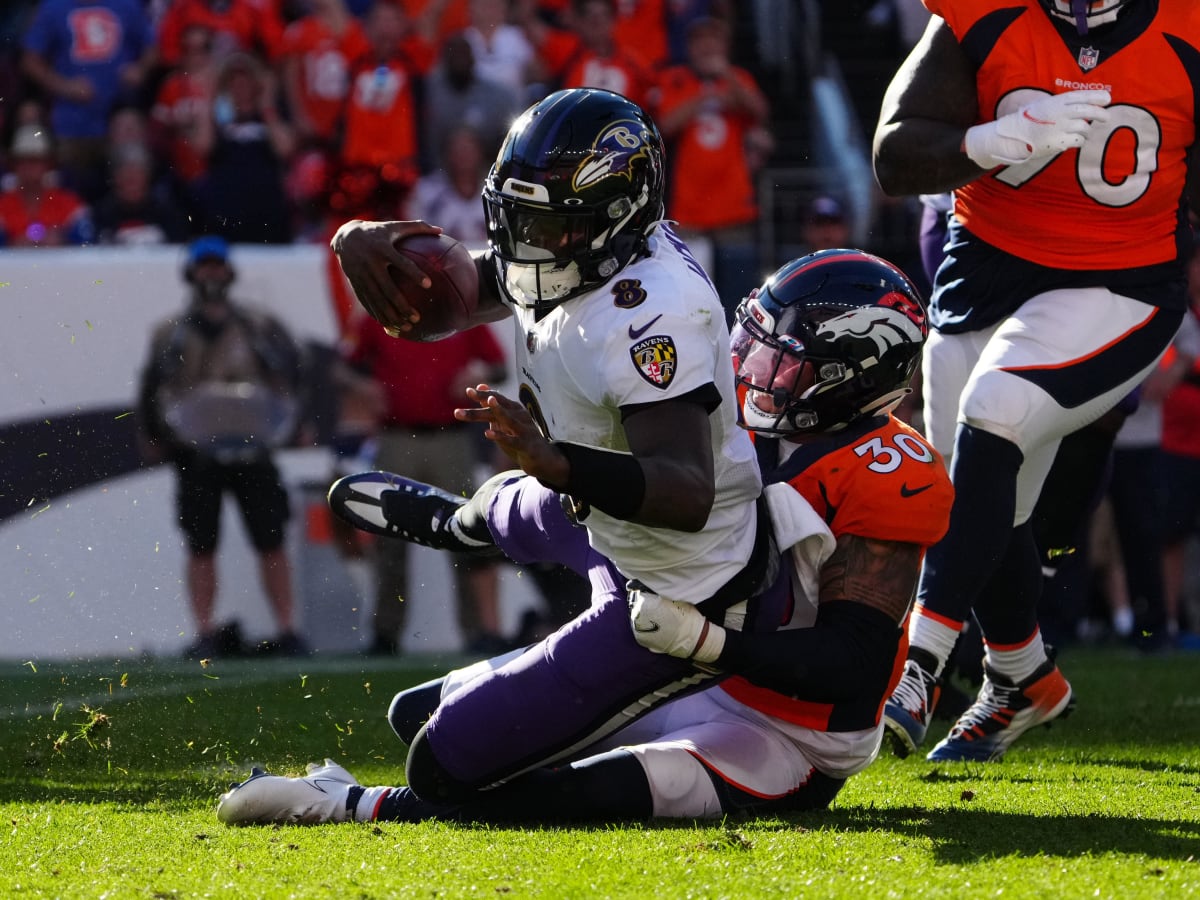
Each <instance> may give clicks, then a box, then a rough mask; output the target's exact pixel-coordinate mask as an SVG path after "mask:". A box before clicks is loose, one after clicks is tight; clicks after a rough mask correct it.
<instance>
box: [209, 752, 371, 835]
mask: <svg viewBox="0 0 1200 900" xmlns="http://www.w3.org/2000/svg"><path fill="white" fill-rule="evenodd" d="M357 784H358V781H357V780H355V778H354V776H353V775H351V774H350V773H349V772H347V771H346V770H345V769H343V768H342V767H341V766H339V765H338V764H337V763H335V762H334V761H333V760H332V759H327V760H325V763H324V765H318V764H317V763H309V764H308V774H307V775H305V776H304V777H303V778H286V777H284V776H282V775H272V774H271V773H270V772H266V771H263V770H262V769H260V768H258V767H257V766H255V767H254V768H253V769H252V770H251V771H250V777H249V778H247V779H246V780H245V781H243V782H242V783H241V784H235V785H233V786H232V787H231V788H230V789H229V790H228V791H227V792H226V793H224V794H222V795H221V800H220V802H219V803H218V804H217V818H218V819H220V820H221V821H222V822H224V823H225V824H226V825H273V824H278V825H321V824H324V823H326V822H348V821H350V818H351V811H350V810H348V809H346V798H347V795H348V794H349V792H350V788H351V787H354V786H356V785H357Z"/></svg>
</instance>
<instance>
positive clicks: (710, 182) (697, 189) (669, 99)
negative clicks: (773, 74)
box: [655, 18, 769, 315]
mask: <svg viewBox="0 0 1200 900" xmlns="http://www.w3.org/2000/svg"><path fill="white" fill-rule="evenodd" d="M687 46H688V63H687V64H686V65H682V66H673V67H671V68H669V69H667V70H666V71H664V72H663V73H662V75H661V76H660V77H659V80H658V90H659V98H658V104H659V105H658V110H657V114H656V116H655V118H656V119H657V121H658V124H659V128H660V129H661V130H662V133H663V137H664V138H665V139H666V140H667V141H668V143H669V147H670V149H671V150H672V151H673V152H672V156H671V159H672V165H671V183H670V186H669V187H670V193H669V200H668V204H667V213H668V215H669V216H670V217H671V218H672V219H675V220H676V221H678V222H679V226H680V230H681V232H682V234H683V236H684V237H685V239H688V240H693V239H695V238H701V239H708V240H710V241H711V242H712V244H713V251H714V256H713V270H714V272H713V274H714V276H715V279H714V280H715V282H716V285H717V291H718V293H719V294H720V296H721V298H722V300H723V301H724V302H725V303H726V304H728V306H727V311H728V312H729V314H730V315H732V312H733V306H734V305H736V304H737V303H738V301H739V300H740V299H741V298H742V297H744V296H746V294H747V293H748V292H749V290H750V289H751V288H753V287H755V286H757V285H758V283H759V282H760V281H761V280H762V278H761V273H760V272H759V265H760V261H759V259H758V252H757V247H756V244H755V232H756V226H757V223H758V202H757V199H756V194H755V188H754V181H753V177H752V176H753V173H752V172H751V171H750V167H749V165H748V164H747V160H746V135H747V133H749V132H751V131H752V130H753V129H757V128H761V127H762V126H763V125H764V124H765V123H766V120H767V114H768V112H769V109H768V103H767V99H766V97H765V96H764V95H763V92H762V91H761V90H760V89H759V87H758V85H757V84H756V83H755V81H754V76H753V75H751V74H750V72H748V71H747V70H745V69H743V68H740V67H738V66H735V65H733V63H732V62H731V61H730V57H729V54H730V26H729V24H728V23H727V22H725V21H723V20H721V19H715V18H703V19H696V20H695V21H693V22H692V24H691V25H690V26H689V28H688V44H687Z"/></svg>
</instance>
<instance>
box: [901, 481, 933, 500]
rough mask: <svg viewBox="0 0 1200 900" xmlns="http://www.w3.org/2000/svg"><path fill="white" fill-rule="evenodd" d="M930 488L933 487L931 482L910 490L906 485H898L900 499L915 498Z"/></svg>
mask: <svg viewBox="0 0 1200 900" xmlns="http://www.w3.org/2000/svg"><path fill="white" fill-rule="evenodd" d="M931 487H933V483H932V482H930V483H929V484H923V485H921V486H920V487H918V488H910V487H909V486H908V485H907V484H902V485H900V496H901V497H915V496H917V494H919V493H921V491H927V490H929V489H930V488H931Z"/></svg>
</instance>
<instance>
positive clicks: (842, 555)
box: [631, 534, 924, 703]
mask: <svg viewBox="0 0 1200 900" xmlns="http://www.w3.org/2000/svg"><path fill="white" fill-rule="evenodd" d="M923 552H924V548H923V547H922V546H920V545H919V544H913V543H907V542H904V541H883V540H876V539H872V538H865V537H860V536H858V535H853V534H844V535H842V536H841V537H839V538H838V539H837V547H836V549H835V550H834V552H833V554H832V555H831V556H830V557H829V559H828V560H826V562H825V564H824V565H823V566H822V567H821V585H820V598H819V606H818V609H817V620H816V623H815V624H814V625H813V627H811V628H799V629H794V630H787V631H775V632H771V633H768V634H752V633H747V632H742V631H732V630H726V629H724V628H721V627H720V626H718V625H716V624H714V623H712V622H709V621H708V620H706V619H705V618H704V616H703V615H701V613H700V612H699V611H698V610H697V609H696V608H695V607H694V606H688V605H686V604H681V603H677V602H676V601H673V600H667V599H664V598H662V597H658V596H656V595H654V594H651V593H644V592H643V593H637V594H636V595H635V596H634V599H633V603H632V610H631V614H632V617H633V628H634V635H635V636H636V638H637V640H638V643H640V644H641V645H642V646H643V647H646V648H647V649H649V650H653V651H656V652H659V653H669V654H671V655H672V656H679V657H685V658H691V659H694V660H695V661H696V662H699V663H704V664H707V665H710V666H715V667H716V668H719V669H722V670H724V671H727V672H733V673H735V674H738V675H741V676H743V677H744V678H746V679H748V680H749V681H751V682H753V683H755V684H757V685H759V686H761V687H765V688H770V689H772V690H775V691H778V692H780V693H782V694H787V695H790V696H791V695H801V696H803V697H804V698H805V699H806V700H812V701H816V702H824V703H832V702H836V701H838V700H846V699H852V698H854V697H856V696H859V695H861V693H862V691H863V690H864V689H865V688H866V687H867V686H868V685H871V684H874V683H876V682H877V681H878V679H879V678H880V676H883V677H884V678H886V676H887V673H888V672H889V671H890V670H891V668H892V666H893V664H894V662H895V657H896V647H897V638H898V635H899V632H900V627H901V623H902V622H903V621H904V617H905V616H906V615H907V614H908V607H909V603H910V602H911V600H912V597H913V591H914V590H915V588H916V584H917V575H918V573H919V572H920V567H921V556H922V553H923Z"/></svg>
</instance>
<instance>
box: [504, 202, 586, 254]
mask: <svg viewBox="0 0 1200 900" xmlns="http://www.w3.org/2000/svg"><path fill="white" fill-rule="evenodd" d="M484 204H485V206H486V207H487V213H488V237H489V239H490V240H491V242H492V246H493V248H494V249H495V251H496V253H497V254H498V255H499V256H500V258H501V259H505V260H508V261H510V262H548V261H551V260H571V259H574V258H575V257H576V256H577V255H578V254H579V253H580V252H581V251H586V250H588V249H589V248H590V245H591V235H592V228H591V226H592V216H591V213H590V212H588V211H582V210H581V211H580V212H577V213H575V212H563V211H562V210H558V209H555V210H548V209H545V208H544V207H538V206H532V205H529V204H526V203H519V202H517V201H514V200H510V199H508V198H507V197H496V196H494V195H492V196H485V197H484Z"/></svg>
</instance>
